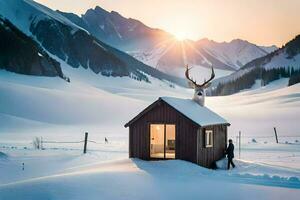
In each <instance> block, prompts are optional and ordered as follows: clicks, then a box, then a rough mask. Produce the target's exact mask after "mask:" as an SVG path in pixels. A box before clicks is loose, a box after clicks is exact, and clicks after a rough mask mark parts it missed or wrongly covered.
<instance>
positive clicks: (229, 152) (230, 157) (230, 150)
mask: <svg viewBox="0 0 300 200" xmlns="http://www.w3.org/2000/svg"><path fill="white" fill-rule="evenodd" d="M225 153H226V154H227V158H228V164H227V169H228V170H229V169H230V165H231V166H232V168H235V164H234V163H233V161H232V160H233V158H234V145H233V144H232V139H229V145H228V147H227V149H226V152H225Z"/></svg>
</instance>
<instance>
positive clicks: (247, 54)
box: [197, 39, 277, 69]
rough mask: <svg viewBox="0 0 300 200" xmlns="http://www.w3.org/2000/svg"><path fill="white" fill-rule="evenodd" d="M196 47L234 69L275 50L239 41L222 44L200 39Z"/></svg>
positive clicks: (271, 47) (272, 47)
mask: <svg viewBox="0 0 300 200" xmlns="http://www.w3.org/2000/svg"><path fill="white" fill-rule="evenodd" d="M197 45H199V47H200V48H201V47H202V48H204V49H205V50H207V51H208V52H209V53H210V54H212V55H214V56H215V57H217V58H218V59H219V60H221V61H222V62H224V63H226V64H227V65H229V66H232V67H234V68H235V69H239V68H241V67H242V66H243V65H245V64H247V63H248V62H250V61H252V60H254V59H256V58H260V57H262V56H265V55H267V54H269V53H271V52H273V51H275V50H276V49H277V47H276V46H274V45H273V46H269V47H264V46H257V45H255V44H252V43H250V42H248V41H246V40H240V39H235V40H232V41H231V42H222V43H218V42H215V41H212V40H208V39H202V40H199V41H198V42H197Z"/></svg>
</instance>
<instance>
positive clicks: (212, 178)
mask: <svg viewBox="0 0 300 200" xmlns="http://www.w3.org/2000/svg"><path fill="white" fill-rule="evenodd" d="M83 157H84V156H83ZM237 168H238V169H234V170H232V171H224V170H208V169H205V168H202V167H199V166H197V165H194V164H192V163H188V162H184V161H179V160H174V161H156V162H155V161H154V162H146V161H141V160H135V159H134V160H129V159H122V160H117V161H112V162H105V163H98V164H97V163H96V164H90V165H85V166H81V167H73V168H67V169H65V170H64V171H62V172H60V173H57V174H55V175H50V176H44V177H39V178H33V179H28V180H24V181H19V182H13V183H9V184H2V185H0V199H1V200H4V199H14V200H18V199H22V200H26V199H28V200H29V199H30V200H37V199H52V200H56V199H57V200H60V199H64V200H68V199H70V200H71V199H72V200H74V199H89V200H93V199H131V200H135V199H144V200H146V199H283V198H286V199H298V197H299V195H300V190H299V188H300V181H299V176H300V173H294V174H295V175H297V176H298V175H299V176H298V177H290V178H282V177H279V176H274V175H272V174H278V173H281V172H283V171H284V170H280V169H276V168H273V169H272V168H270V167H267V166H261V165H252V164H249V163H245V162H237ZM257 169H259V171H260V173H262V174H264V173H266V172H268V173H269V175H264V176H261V175H258V174H257V175H255V174H254V173H252V174H250V173H242V172H243V171H244V172H251V171H253V170H254V171H255V170H257ZM216 191H217V192H216Z"/></svg>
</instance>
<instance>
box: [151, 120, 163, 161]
mask: <svg viewBox="0 0 300 200" xmlns="http://www.w3.org/2000/svg"><path fill="white" fill-rule="evenodd" d="M164 135H165V126H164V124H151V125H150V157H151V158H160V159H162V158H164V154H165V153H164V144H165V142H164Z"/></svg>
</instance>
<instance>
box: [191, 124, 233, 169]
mask: <svg viewBox="0 0 300 200" xmlns="http://www.w3.org/2000/svg"><path fill="white" fill-rule="evenodd" d="M205 130H212V131H213V147H205ZM197 140H198V150H197V151H198V153H197V154H198V155H197V163H198V164H199V165H201V166H204V167H211V166H212V164H213V162H215V161H217V160H220V159H221V158H223V157H224V156H225V153H224V152H225V149H226V144H227V142H226V141H227V126H226V125H214V126H207V127H202V128H199V129H198V139H197Z"/></svg>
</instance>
